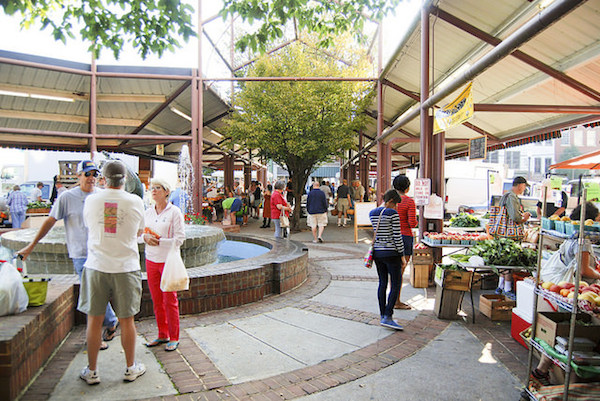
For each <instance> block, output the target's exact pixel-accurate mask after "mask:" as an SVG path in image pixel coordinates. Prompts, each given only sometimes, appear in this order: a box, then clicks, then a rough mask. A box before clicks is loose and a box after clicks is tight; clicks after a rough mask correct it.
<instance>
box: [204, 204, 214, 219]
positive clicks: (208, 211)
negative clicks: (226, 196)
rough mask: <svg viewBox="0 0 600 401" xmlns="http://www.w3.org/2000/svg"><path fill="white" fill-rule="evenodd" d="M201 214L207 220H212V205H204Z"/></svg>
mask: <svg viewBox="0 0 600 401" xmlns="http://www.w3.org/2000/svg"><path fill="white" fill-rule="evenodd" d="M202 216H203V217H204V218H205V219H206V220H207V221H212V218H213V207H212V205H208V206H204V207H203V208H202Z"/></svg>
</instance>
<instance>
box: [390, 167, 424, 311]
mask: <svg viewBox="0 0 600 401" xmlns="http://www.w3.org/2000/svg"><path fill="white" fill-rule="evenodd" d="M393 185H394V189H395V190H396V191H398V193H399V194H400V197H401V199H402V201H401V202H400V203H398V205H397V206H396V211H397V212H398V215H399V216H400V230H401V232H402V241H403V242H404V256H403V257H402V259H404V264H403V265H402V275H404V269H405V268H406V266H407V265H408V262H410V258H411V256H412V253H413V240H414V238H413V235H412V229H413V228H415V227H417V225H418V222H417V211H416V206H415V201H414V200H413V199H412V198H411V197H409V196H408V195H406V193H407V192H408V189H409V188H410V180H409V179H408V177H407V176H405V175H399V176H397V177H396V178H394V184H393ZM400 292H402V288H400ZM394 307H395V308H396V309H411V307H410V305H407V304H405V303H404V302H401V301H400V294H398V301H397V302H396V305H395V306H394Z"/></svg>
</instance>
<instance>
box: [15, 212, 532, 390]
mask: <svg viewBox="0 0 600 401" xmlns="http://www.w3.org/2000/svg"><path fill="white" fill-rule="evenodd" d="M261 223H262V220H261V221H257V220H253V219H251V220H250V223H249V226H248V227H243V228H242V232H243V233H244V234H250V235H257V236H270V235H272V231H270V230H266V229H260V228H259V225H260V224H261ZM303 223H304V221H303ZM370 234H371V233H369V232H368V231H367V230H361V231H360V232H359V239H360V240H361V241H359V244H354V242H353V231H352V228H351V227H347V228H338V227H336V226H335V221H334V220H333V218H330V225H329V226H328V227H327V229H326V231H325V234H324V236H323V238H324V240H325V243H324V244H313V243H312V235H311V234H310V232H309V231H302V232H300V233H294V234H292V239H294V240H297V241H303V242H305V244H307V246H308V248H309V265H310V274H309V279H308V280H307V282H305V283H304V284H303V285H302V286H300V287H299V288H298V289H295V290H293V291H291V292H290V293H287V294H283V295H280V296H273V297H269V298H268V299H266V300H264V301H262V302H259V303H255V304H251V305H245V306H243V307H240V308H235V309H228V310H224V311H218V312H210V313H206V314H202V315H194V316H183V317H182V319H181V329H182V330H181V339H180V347H179V349H178V350H177V351H176V352H171V353H167V352H165V351H164V350H163V349H162V348H161V347H156V348H152V349H148V348H146V347H144V346H143V345H142V343H143V342H145V341H146V340H152V339H153V338H155V337H156V325H155V322H154V320H153V319H144V320H142V321H140V322H137V327H138V332H139V340H138V345H137V348H136V355H137V359H138V360H139V361H141V362H143V363H144V364H146V366H147V373H146V374H145V375H144V376H142V377H140V378H139V379H138V380H136V381H135V382H133V383H124V382H123V381H122V375H123V372H124V369H125V366H124V354H123V351H122V349H121V346H120V343H119V338H120V337H118V336H117V337H116V339H115V340H113V341H111V342H110V343H109V344H110V348H109V349H108V350H107V351H103V352H101V353H100V357H99V373H100V377H101V380H102V383H100V384H99V385H97V386H88V385H87V384H86V383H85V382H83V381H82V380H80V379H79V378H78V372H79V371H80V370H81V368H83V367H84V366H85V365H86V363H87V360H86V357H87V355H86V354H85V345H84V340H85V329H84V327H77V328H76V329H75V330H73V332H72V333H71V335H70V336H69V337H68V338H67V339H66V341H65V342H64V344H63V345H62V347H61V348H59V349H58V350H57V352H56V354H55V356H54V357H53V359H52V360H51V361H50V362H49V363H48V365H47V366H46V368H45V369H44V370H43V371H42V372H41V374H40V375H39V376H38V378H37V379H36V380H35V381H34V382H33V383H32V385H31V386H30V388H29V389H28V391H27V392H26V393H25V394H24V395H23V396H22V397H21V399H22V400H36V401H37V400H43V399H48V400H57V401H58V400H78V399H83V400H141V399H164V400H218V399H227V400H282V399H294V398H299V399H307V400H361V401H362V400H425V399H426V400H517V399H519V393H520V389H521V386H522V384H521V380H523V379H524V376H525V373H526V372H525V370H526V367H525V364H526V356H527V352H526V350H525V349H524V348H523V347H521V346H520V345H518V344H517V343H516V341H514V340H513V339H512V338H511V337H510V322H502V323H497V322H490V321H489V320H488V319H487V318H485V317H484V316H483V315H480V314H479V315H478V316H477V322H476V324H475V325H473V324H471V323H470V317H469V319H466V318H465V319H464V320H457V321H453V322H450V321H444V320H439V319H437V318H436V317H435V316H434V315H433V313H432V310H433V304H434V299H433V296H434V291H433V289H427V290H426V289H414V288H412V287H411V286H410V284H409V283H408V271H407V273H406V275H405V277H404V282H403V289H402V300H403V301H404V302H407V303H409V304H410V305H411V306H412V307H413V309H412V310H408V311H404V310H403V311H400V310H396V311H395V315H394V318H396V319H397V320H398V321H399V322H400V323H401V324H402V325H403V326H404V327H405V330H404V331H403V332H396V331H392V330H389V329H386V328H383V327H381V326H379V311H378V307H377V299H376V290H377V273H376V271H374V270H367V269H365V268H364V267H363V266H362V255H363V254H364V252H365V251H366V249H367V244H366V243H365V242H364V240H366V239H369V238H370ZM477 297H478V295H477ZM467 303H468V300H467V297H465V302H464V304H463V310H464V311H466V313H465V315H466V316H467V315H468V313H470V305H468V304H467ZM477 313H478V312H477Z"/></svg>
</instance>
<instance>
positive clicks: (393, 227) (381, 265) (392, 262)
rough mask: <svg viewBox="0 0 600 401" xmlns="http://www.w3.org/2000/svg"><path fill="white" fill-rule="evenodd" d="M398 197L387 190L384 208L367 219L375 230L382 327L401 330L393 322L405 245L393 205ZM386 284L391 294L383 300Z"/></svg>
mask: <svg viewBox="0 0 600 401" xmlns="http://www.w3.org/2000/svg"><path fill="white" fill-rule="evenodd" d="M400 200H401V199H400V195H399V194H398V192H397V191H396V190H395V189H390V190H388V191H387V192H386V193H385V194H384V195H383V201H384V206H381V207H378V208H376V209H373V210H371V212H370V213H369V218H370V219H371V224H372V225H373V229H374V230H375V231H376V235H375V238H374V239H373V260H374V262H375V266H377V275H378V276H379V287H378V289H377V299H378V301H379V312H380V315H381V321H380V323H381V325H382V326H384V327H388V328H391V329H395V330H402V329H403V328H402V326H400V325H399V324H398V323H396V322H395V321H394V320H393V319H392V315H393V314H394V304H395V303H396V300H397V299H398V293H399V292H400V287H401V286H402V275H401V274H400V273H401V271H402V269H403V266H404V260H403V259H402V257H403V255H404V243H403V241H402V231H401V229H400V217H399V216H398V212H397V211H396V205H397V204H398V203H399V202H400ZM388 281H389V282H390V283H391V286H390V292H389V295H388V296H387V300H386V291H387V286H388Z"/></svg>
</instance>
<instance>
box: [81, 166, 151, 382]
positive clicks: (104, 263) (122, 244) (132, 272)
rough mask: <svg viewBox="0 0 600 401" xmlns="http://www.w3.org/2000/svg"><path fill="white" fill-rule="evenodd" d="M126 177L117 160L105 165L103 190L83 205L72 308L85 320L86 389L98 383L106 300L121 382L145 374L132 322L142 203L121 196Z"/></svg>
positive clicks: (137, 295) (138, 288) (135, 310)
mask: <svg viewBox="0 0 600 401" xmlns="http://www.w3.org/2000/svg"><path fill="white" fill-rule="evenodd" d="M126 174H127V169H126V167H125V165H124V164H123V163H122V162H121V161H119V160H110V161H108V162H107V163H106V164H105V166H104V168H103V171H102V175H103V176H104V177H106V189H105V190H104V191H100V192H98V193H95V194H93V195H90V196H88V197H87V198H86V200H85V204H84V206H83V222H84V225H85V226H86V227H87V228H88V242H87V249H88V252H87V260H86V261H85V264H84V267H85V268H84V269H83V274H82V276H81V288H80V295H79V303H78V305H77V309H78V310H79V311H81V312H83V313H85V314H87V315H88V321H87V343H88V366H87V367H85V368H84V369H83V370H82V371H81V373H80V375H79V377H80V378H81V379H83V380H84V381H85V382H86V383H87V384H98V383H100V376H99V374H98V370H97V361H98V349H99V347H100V342H101V340H102V321H103V320H104V312H105V310H106V305H107V304H108V302H109V300H110V301H111V303H112V306H113V308H114V310H115V313H116V315H117V318H118V319H119V323H120V326H121V345H122V346H123V351H124V352H125V360H126V366H127V367H126V369H125V375H124V377H123V379H124V380H125V381H134V380H135V379H137V378H138V377H139V376H141V375H143V374H144V373H145V372H146V367H145V366H144V365H143V364H141V363H138V362H136V361H135V342H136V337H137V333H136V328H135V322H134V320H133V317H134V315H135V314H136V313H138V312H139V310H140V302H141V297H142V277H141V273H140V255H139V253H138V243H137V238H138V237H139V236H140V235H142V233H143V232H144V204H143V202H142V199H141V198H140V197H139V196H136V195H133V194H130V193H127V192H125V191H124V189H123V187H124V184H125V177H126Z"/></svg>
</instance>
